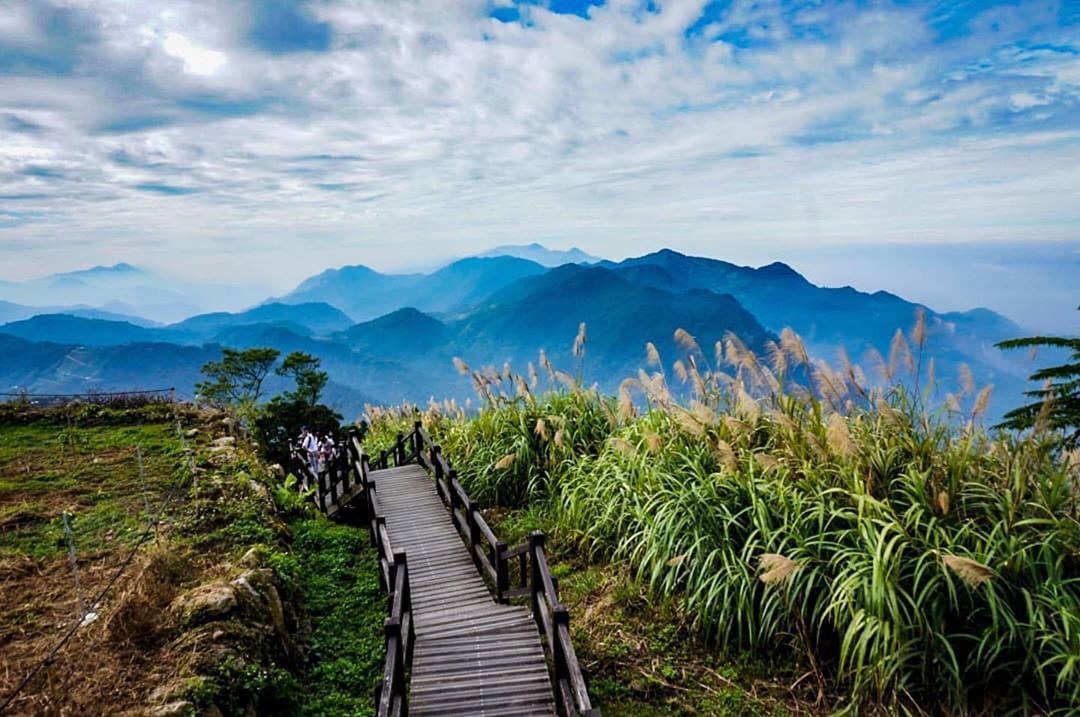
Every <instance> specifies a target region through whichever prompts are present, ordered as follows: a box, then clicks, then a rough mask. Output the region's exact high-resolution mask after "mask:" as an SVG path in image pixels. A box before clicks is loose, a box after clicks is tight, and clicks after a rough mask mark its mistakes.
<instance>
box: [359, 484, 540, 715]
mask: <svg viewBox="0 0 1080 717" xmlns="http://www.w3.org/2000/svg"><path fill="white" fill-rule="evenodd" d="M369 477H370V480H371V481H372V482H373V483H374V484H375V490H376V493H377V495H378V500H379V506H380V509H381V510H382V513H383V515H384V516H385V518H386V529H387V532H388V534H389V536H390V541H391V543H392V544H393V548H394V550H395V551H404V552H405V553H406V554H407V556H408V581H409V593H410V599H411V603H412V620H413V629H414V630H415V634H416V642H415V645H414V647H413V650H414V652H413V658H412V668H411V669H412V673H411V679H410V680H409V696H408V701H409V711H410V713H412V714H414V715H490V716H494V715H554V714H555V701H554V693H553V691H552V688H551V680H550V677H549V675H548V667H547V663H546V662H545V658H544V650H543V646H542V645H541V642H540V635H539V632H538V630H537V625H536V621H535V619H534V617H533V614H532V611H531V610H530V609H529V608H527V607H517V606H510V605H500V604H497V603H496V602H495V601H494V599H493V598H492V595H491V591H490V590H489V589H488V586H487V585H486V584H485V583H484V581H483V579H482V578H481V577H480V574H479V573H478V572H477V567H476V565H475V564H474V563H473V561H472V559H471V558H470V557H469V556H470V552H469V550H468V548H467V547H466V545H465V544H464V543H463V542H462V540H461V537H460V536H459V535H458V532H457V530H456V528H455V527H454V524H453V522H452V521H451V519H450V514H449V513H448V512H447V510H446V508H445V507H444V504H443V502H442V500H441V499H440V498H439V496H438V494H437V493H436V492H435V488H434V485H433V483H432V480H431V478H430V477H429V476H428V474H427V472H426V471H425V470H424V469H423V468H421V467H420V466H418V465H415V464H414V465H405V466H401V467H397V468H388V469H386V470H376V471H372V472H371V473H370V476H369Z"/></svg>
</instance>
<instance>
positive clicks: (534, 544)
mask: <svg viewBox="0 0 1080 717" xmlns="http://www.w3.org/2000/svg"><path fill="white" fill-rule="evenodd" d="M544 539H545V538H544V533H543V532H542V531H539V530H534V531H533V532H531V533H529V559H530V561H531V562H532V565H531V568H532V570H531V571H530V573H531V574H530V575H529V583H530V585H529V594H530V596H531V600H532V609H533V618H534V619H535V620H536V624H537V626H538V627H539V628H540V629H541V630H543V629H544V621H543V618H542V617H541V613H540V600H542V599H543V598H542V597H541V596H540V593H541V592H542V591H543V589H544V580H543V578H541V577H540V561H539V560H537V559H536V555H537V551H538V550H540V549H542V548H543V547H544Z"/></svg>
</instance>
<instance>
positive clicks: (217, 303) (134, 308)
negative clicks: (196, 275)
mask: <svg viewBox="0 0 1080 717" xmlns="http://www.w3.org/2000/svg"><path fill="white" fill-rule="evenodd" d="M264 296H266V289H265V288H261V287H259V286H252V285H247V284H233V285H223V284H213V283H205V282H203V283H198V282H191V281H183V280H179V279H176V278H173V277H170V276H166V275H164V274H162V273H159V272H154V271H150V270H148V269H145V268H142V267H138V266H133V265H132V264H127V263H124V262H120V263H118V264H113V265H110V266H95V267H91V268H89V269H80V270H78V271H69V272H64V273H60V274H51V275H49V276H43V277H39V278H36V279H29V280H27V281H6V282H0V318H3V319H4V320H5V321H13V320H16V318H27V317H26V316H24V315H19V314H20V313H22V312H21V311H20V307H24V308H29V307H35V308H36V313H46V311H45V310H46V309H54V310H55V309H61V310H63V312H64V313H71V314H75V315H81V316H88V315H90V314H89V313H88V312H90V311H101V312H105V314H106V315H102V316H92V318H122V319H123V320H127V321H130V322H132V323H140V322H144V323H169V322H175V321H179V320H181V319H183V318H186V317H188V316H192V315H194V314H198V313H201V312H204V311H206V310H207V309H208V308H210V307H222V306H224V307H230V308H231V307H237V308H238V307H241V306H245V305H251V304H253V303H255V302H256V301H258V300H259V299H261V298H262V297H264ZM8 317H10V318H8Z"/></svg>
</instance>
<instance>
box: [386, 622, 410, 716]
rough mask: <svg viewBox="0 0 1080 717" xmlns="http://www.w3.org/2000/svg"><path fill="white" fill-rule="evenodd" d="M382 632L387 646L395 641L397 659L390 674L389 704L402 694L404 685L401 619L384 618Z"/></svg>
mask: <svg viewBox="0 0 1080 717" xmlns="http://www.w3.org/2000/svg"><path fill="white" fill-rule="evenodd" d="M383 634H384V635H385V636H386V645H387V648H388V649H389V646H390V645H391V644H392V643H393V642H395V641H396V642H397V649H398V657H399V659H398V660H396V661H395V662H394V673H393V674H392V675H390V684H389V685H388V687H389V688H390V704H391V705H392V704H393V703H394V698H395V697H397V696H398V695H400V694H404V689H403V688H404V686H405V656H404V654H402V653H403V652H404V650H402V649H401V621H400V620H398V618H396V617H393V616H391V617H388V618H386V622H384V623H383Z"/></svg>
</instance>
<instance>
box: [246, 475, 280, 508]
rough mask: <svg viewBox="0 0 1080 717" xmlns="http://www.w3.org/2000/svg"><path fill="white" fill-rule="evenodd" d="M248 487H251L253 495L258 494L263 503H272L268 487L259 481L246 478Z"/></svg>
mask: <svg viewBox="0 0 1080 717" xmlns="http://www.w3.org/2000/svg"><path fill="white" fill-rule="evenodd" d="M248 488H251V492H252V493H254V494H255V495H257V496H259V498H261V499H262V501H263V502H264V503H267V504H268V505H273V504H274V500H273V498H271V497H270V491H269V489H267V487H266V486H264V485H263V484H262V483H260V482H259V481H257V480H254V479H249V480H248Z"/></svg>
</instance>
